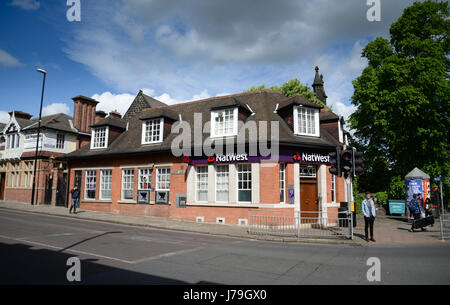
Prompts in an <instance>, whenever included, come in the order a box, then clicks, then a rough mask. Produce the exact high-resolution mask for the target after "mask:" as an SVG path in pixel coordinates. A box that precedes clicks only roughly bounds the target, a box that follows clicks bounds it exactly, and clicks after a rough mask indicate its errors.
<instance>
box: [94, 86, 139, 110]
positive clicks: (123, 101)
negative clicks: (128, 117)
mask: <svg viewBox="0 0 450 305" xmlns="http://www.w3.org/2000/svg"><path fill="white" fill-rule="evenodd" d="M135 97H136V96H135V95H133V94H129V93H122V94H113V93H111V92H109V91H106V92H103V93H101V94H94V95H93V96H92V98H93V99H95V100H97V101H99V102H100V103H99V104H98V105H97V110H103V111H105V112H106V113H110V112H111V111H113V110H117V111H118V112H120V114H121V115H124V114H125V112H126V111H127V110H128V108H129V107H130V105H131V103H132V102H133V100H134V98H135Z"/></svg>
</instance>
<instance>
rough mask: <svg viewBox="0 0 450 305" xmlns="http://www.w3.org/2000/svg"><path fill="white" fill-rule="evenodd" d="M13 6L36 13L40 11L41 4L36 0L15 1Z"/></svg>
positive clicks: (12, 3)
mask: <svg viewBox="0 0 450 305" xmlns="http://www.w3.org/2000/svg"><path fill="white" fill-rule="evenodd" d="M11 5H12V6H17V7H20V8H22V9H24V10H27V11H35V10H37V9H39V7H40V6H41V3H39V1H36V0H13V1H12V2H11Z"/></svg>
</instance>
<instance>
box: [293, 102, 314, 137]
mask: <svg viewBox="0 0 450 305" xmlns="http://www.w3.org/2000/svg"><path fill="white" fill-rule="evenodd" d="M294 133H295V134H296V135H301V136H313V137H320V127H319V109H315V108H309V107H305V106H297V107H294Z"/></svg>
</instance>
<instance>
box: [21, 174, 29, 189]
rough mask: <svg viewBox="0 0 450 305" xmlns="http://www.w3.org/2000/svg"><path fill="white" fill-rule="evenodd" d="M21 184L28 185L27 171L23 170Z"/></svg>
mask: <svg viewBox="0 0 450 305" xmlns="http://www.w3.org/2000/svg"><path fill="white" fill-rule="evenodd" d="M22 186H23V187H28V172H23V180H22Z"/></svg>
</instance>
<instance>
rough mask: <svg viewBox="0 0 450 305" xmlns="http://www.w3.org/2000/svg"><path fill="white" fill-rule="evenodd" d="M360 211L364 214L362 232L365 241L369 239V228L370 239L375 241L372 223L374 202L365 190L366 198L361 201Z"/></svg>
mask: <svg viewBox="0 0 450 305" xmlns="http://www.w3.org/2000/svg"><path fill="white" fill-rule="evenodd" d="M362 212H363V215H364V232H365V234H366V241H367V242H368V241H369V234H368V233H369V228H370V240H371V241H373V242H375V239H374V237H373V224H374V222H375V217H376V213H375V204H374V202H373V200H372V198H370V192H366V199H364V200H363V202H362Z"/></svg>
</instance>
